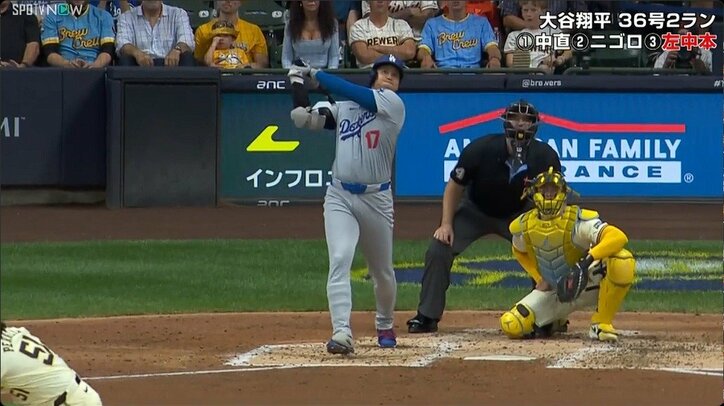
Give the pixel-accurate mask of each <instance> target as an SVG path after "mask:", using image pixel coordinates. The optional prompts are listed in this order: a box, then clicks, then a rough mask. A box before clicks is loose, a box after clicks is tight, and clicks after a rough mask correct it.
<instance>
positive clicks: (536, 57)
mask: <svg viewBox="0 0 724 406" xmlns="http://www.w3.org/2000/svg"><path fill="white" fill-rule="evenodd" d="M547 6H548V1H547V0H521V1H520V12H521V15H522V16H523V21H524V22H525V24H526V25H527V26H532V27H536V28H523V29H522V30H519V31H513V32H511V33H510V34H508V38H507V39H506V41H505V47H504V48H503V51H504V52H505V66H508V67H512V66H514V65H515V66H516V67H518V66H519V65H518V64H514V63H513V61H514V57H515V56H516V55H523V56H525V53H529V55H528V56H526V58H525V59H526V61H529V62H528V66H526V67H528V68H534V69H535V68H538V69H543V70H546V71H547V72H548V73H553V72H554V71H555V69H556V68H558V67H559V66H563V65H565V64H566V63H567V62H568V61H569V60H570V59H571V58H572V57H573V53H572V52H571V51H560V54H557V53H556V52H555V51H553V49H552V47H546V48H543V47H540V46H538V45H536V47H535V48H534V49H533V50H531V51H530V52H528V51H523V52H522V53H521V52H516V51H521V50H520V49H519V48H518V46H517V45H516V41H517V39H518V37H519V36H520V35H521V34H522V33H524V32H527V33H530V34H532V35H534V36H536V37H537V36H540V35H542V34H545V35H548V36H551V38H552V35H553V34H555V33H559V32H561V30H560V29H557V28H551V27H546V28H544V29H543V30H541V29H540V28H538V27H540V25H541V21H540V17H541V15H544V14H545V12H546V7H547Z"/></svg>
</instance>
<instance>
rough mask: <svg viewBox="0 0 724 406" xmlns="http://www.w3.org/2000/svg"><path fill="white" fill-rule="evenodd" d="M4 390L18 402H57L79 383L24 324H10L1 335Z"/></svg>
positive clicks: (0, 384) (1, 384) (0, 381)
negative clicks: (59, 397)
mask: <svg viewBox="0 0 724 406" xmlns="http://www.w3.org/2000/svg"><path fill="white" fill-rule="evenodd" d="M0 344H1V346H2V355H1V356H0V357H1V358H0V370H1V371H0V387H1V388H0V392H1V393H3V394H7V393H9V394H11V395H13V396H14V398H13V402H14V403H16V404H18V405H38V404H50V405H52V404H53V401H55V399H56V398H57V397H58V396H60V395H61V394H62V393H63V392H65V391H66V390H67V389H68V387H69V385H72V384H73V383H74V382H75V376H76V374H75V372H74V371H73V370H72V369H70V367H68V365H67V364H66V363H65V361H63V359H62V358H60V357H59V356H58V355H56V354H55V353H53V351H51V350H50V349H49V348H48V347H47V346H45V345H44V344H43V343H42V342H41V341H40V339H39V338H37V337H35V336H33V335H32V334H30V332H29V331H28V330H26V329H25V328H23V327H6V328H5V331H3V333H2V338H0Z"/></svg>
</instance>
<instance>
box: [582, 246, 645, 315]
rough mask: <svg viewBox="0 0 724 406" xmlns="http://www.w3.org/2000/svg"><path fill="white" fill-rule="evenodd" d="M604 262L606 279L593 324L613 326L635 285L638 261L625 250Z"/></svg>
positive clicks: (604, 279) (602, 285)
mask: <svg viewBox="0 0 724 406" xmlns="http://www.w3.org/2000/svg"><path fill="white" fill-rule="evenodd" d="M604 261H605V262H606V277H605V278H603V279H602V280H601V285H600V286H601V289H600V291H599V293H598V308H597V310H596V313H594V315H593V318H592V319H591V322H592V323H594V324H597V323H601V324H608V325H611V324H612V322H613V318H614V316H615V315H616V313H617V312H618V309H619V307H621V303H623V299H624V298H625V297H626V294H627V293H628V291H629V289H630V288H631V284H632V283H633V280H634V268H635V267H636V261H635V260H634V258H633V255H631V252H629V251H628V250H625V249H622V250H621V251H619V252H617V253H616V254H614V255H612V256H610V257H608V258H606V259H605V260H604Z"/></svg>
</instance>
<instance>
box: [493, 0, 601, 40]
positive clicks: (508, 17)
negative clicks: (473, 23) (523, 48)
mask: <svg viewBox="0 0 724 406" xmlns="http://www.w3.org/2000/svg"><path fill="white" fill-rule="evenodd" d="M548 11H550V13H551V14H555V15H558V14H560V13H565V12H568V11H570V12H572V13H577V12H585V11H588V7H586V3H585V1H584V0H573V1H566V0H550V1H549V3H548ZM500 14H501V15H502V16H503V26H504V27H505V30H506V32H508V33H509V32H511V31H518V30H522V29H523V28H528V29H530V30H534V29H536V28H540V25H533V24H534V23H533V22H527V23H526V22H525V20H523V18H522V17H521V14H520V4H519V3H518V0H501V2H500Z"/></svg>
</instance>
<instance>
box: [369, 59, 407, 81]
mask: <svg viewBox="0 0 724 406" xmlns="http://www.w3.org/2000/svg"><path fill="white" fill-rule="evenodd" d="M382 65H392V66H394V67H396V68H397V70H398V71H399V72H400V81H402V76H403V75H404V74H405V61H403V60H402V59H400V58H398V57H396V56H394V55H382V56H380V57H379V58H377V59H376V60H375V63H374V64H372V70H371V71H370V86H372V85H373V84H374V83H375V81H376V80H377V68H379V67H380V66H382Z"/></svg>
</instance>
